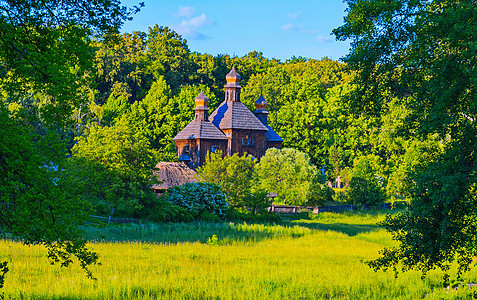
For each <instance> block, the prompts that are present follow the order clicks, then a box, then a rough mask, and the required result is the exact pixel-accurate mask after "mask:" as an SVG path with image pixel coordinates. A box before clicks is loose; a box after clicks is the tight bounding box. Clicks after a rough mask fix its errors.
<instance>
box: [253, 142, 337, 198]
mask: <svg viewBox="0 0 477 300" xmlns="http://www.w3.org/2000/svg"><path fill="white" fill-rule="evenodd" d="M256 172H257V175H256V176H257V186H258V187H259V188H260V189H263V190H265V191H267V192H270V193H277V194H278V200H279V201H280V202H282V203H286V204H293V205H306V204H310V205H317V204H319V203H323V202H325V201H327V200H329V199H326V198H321V199H320V198H317V197H316V194H314V192H316V191H317V189H318V188H319V189H321V186H319V185H323V186H324V182H322V181H323V177H322V175H321V174H320V173H319V171H318V169H317V168H316V166H314V165H313V164H312V163H311V161H310V157H309V156H308V155H307V154H305V153H303V152H300V151H298V150H295V149H291V148H284V149H282V150H279V149H276V148H270V149H268V150H267V152H266V153H265V155H264V156H263V157H262V158H261V159H260V162H259V163H258V164H257V166H256ZM317 186H318V187H317Z"/></svg>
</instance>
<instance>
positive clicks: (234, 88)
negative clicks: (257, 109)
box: [225, 64, 242, 102]
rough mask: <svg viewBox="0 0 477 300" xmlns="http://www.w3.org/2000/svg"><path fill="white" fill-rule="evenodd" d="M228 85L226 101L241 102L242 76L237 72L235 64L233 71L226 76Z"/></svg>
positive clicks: (226, 87)
mask: <svg viewBox="0 0 477 300" xmlns="http://www.w3.org/2000/svg"><path fill="white" fill-rule="evenodd" d="M225 79H226V80H227V85H226V86H225V100H226V101H227V102H231V101H237V102H240V89H241V88H242V87H241V86H240V80H241V79H242V77H240V74H239V73H237V71H236V70H235V64H234V66H232V70H230V72H229V73H228V74H227V76H225Z"/></svg>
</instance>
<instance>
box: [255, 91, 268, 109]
mask: <svg viewBox="0 0 477 300" xmlns="http://www.w3.org/2000/svg"><path fill="white" fill-rule="evenodd" d="M255 108H256V109H267V108H268V102H267V100H265V98H263V95H262V94H260V97H258V99H257V101H255Z"/></svg>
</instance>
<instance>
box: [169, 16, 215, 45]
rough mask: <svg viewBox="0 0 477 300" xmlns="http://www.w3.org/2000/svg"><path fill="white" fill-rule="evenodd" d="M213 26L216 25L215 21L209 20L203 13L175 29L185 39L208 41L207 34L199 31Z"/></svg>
mask: <svg viewBox="0 0 477 300" xmlns="http://www.w3.org/2000/svg"><path fill="white" fill-rule="evenodd" d="M212 24H214V21H213V20H211V19H208V18H207V16H206V15H205V14H204V13H202V14H201V15H200V16H198V17H194V18H188V19H185V20H182V22H181V23H180V24H179V25H176V26H173V27H174V29H175V30H176V31H177V32H178V33H179V34H180V35H182V36H183V37H185V38H188V39H197V40H203V39H207V38H208V37H207V36H206V35H205V34H203V33H201V32H200V31H199V28H202V27H204V26H208V25H212Z"/></svg>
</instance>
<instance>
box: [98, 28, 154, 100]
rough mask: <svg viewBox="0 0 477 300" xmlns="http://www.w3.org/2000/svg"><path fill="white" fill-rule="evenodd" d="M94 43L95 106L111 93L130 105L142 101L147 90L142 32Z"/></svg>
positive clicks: (144, 36)
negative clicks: (121, 96) (120, 96)
mask: <svg viewBox="0 0 477 300" xmlns="http://www.w3.org/2000/svg"><path fill="white" fill-rule="evenodd" d="M108 37H109V38H108V39H107V40H105V41H96V44H95V46H96V47H97V50H96V53H95V59H94V62H95V63H94V75H95V78H94V80H95V83H96V89H97V91H98V95H97V97H96V98H97V102H98V103H100V104H103V103H105V102H106V100H107V99H108V98H109V97H111V95H112V94H113V93H116V94H122V95H124V96H125V98H126V100H128V101H129V102H130V103H134V102H135V101H138V100H141V99H143V98H144V96H145V94H146V92H147V91H148V90H149V88H150V87H151V83H152V78H153V76H152V74H150V72H148V70H147V67H148V61H147V59H146V54H145V51H146V39H147V35H146V33H144V32H139V31H135V32H133V33H124V34H122V35H118V34H110V35H109V36H108Z"/></svg>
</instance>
